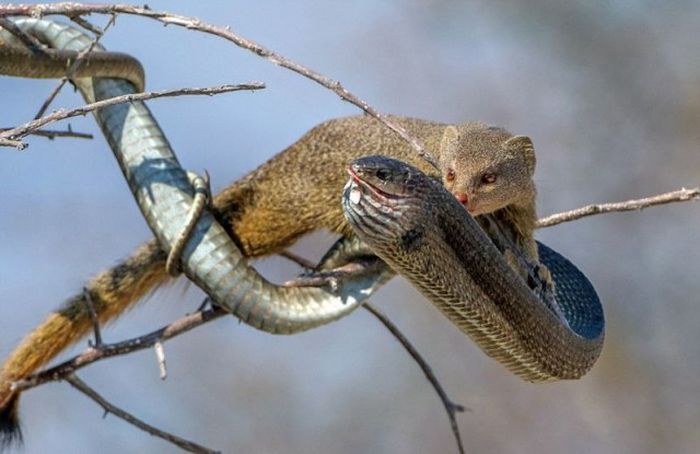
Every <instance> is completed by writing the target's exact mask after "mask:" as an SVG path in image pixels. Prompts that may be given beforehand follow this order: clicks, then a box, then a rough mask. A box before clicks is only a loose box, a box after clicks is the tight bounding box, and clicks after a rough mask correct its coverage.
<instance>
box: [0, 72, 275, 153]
mask: <svg viewBox="0 0 700 454" xmlns="http://www.w3.org/2000/svg"><path fill="white" fill-rule="evenodd" d="M263 88H265V84H263V83H260V82H249V83H246V84H236V85H220V86H218V87H204V88H179V89H176V90H163V91H154V92H145V93H134V94H128V95H122V96H115V97H114V98H109V99H104V100H102V101H97V102H93V103H90V104H86V105H84V106H81V107H76V108H74V109H69V110H65V109H59V110H57V111H56V112H54V113H52V114H50V115H47V116H45V117H41V118H38V119H36V120H32V121H30V122H28V123H25V124H23V125H20V126H17V127H16V128H12V129H9V130H7V131H3V132H0V146H12V147H17V148H18V149H20V150H22V149H24V148H26V144H25V143H23V142H22V141H21V140H19V139H21V138H22V137H25V136H26V135H27V134H30V133H32V132H33V131H36V130H38V129H40V128H42V127H43V126H45V125H47V124H49V123H53V122H56V121H60V120H65V119H66V118H71V117H77V116H79V115H85V114H88V113H90V112H92V111H94V110H97V109H101V108H103V107H107V106H112V105H115V104H123V103H126V102H134V101H145V100H148V99H156V98H166V97H172V96H185V95H187V96H190V95H207V96H212V95H217V94H219V93H227V92H231V91H239V90H261V89H263Z"/></svg>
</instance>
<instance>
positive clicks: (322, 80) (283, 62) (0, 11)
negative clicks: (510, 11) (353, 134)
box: [0, 3, 438, 169]
mask: <svg viewBox="0 0 700 454" xmlns="http://www.w3.org/2000/svg"><path fill="white" fill-rule="evenodd" d="M91 13H98V14H131V15H137V16H142V17H147V18H150V19H153V20H157V21H159V22H161V23H163V24H166V25H176V26H178V27H184V28H187V29H189V30H197V31H200V32H202V33H207V34H210V35H214V36H218V37H220V38H223V39H225V40H228V41H230V42H232V43H234V44H235V45H237V46H238V47H241V48H243V49H246V50H249V51H251V52H253V53H254V54H256V55H258V56H260V57H262V58H264V59H266V60H268V61H270V62H272V63H274V64H276V65H279V66H281V67H283V68H287V69H289V70H291V71H294V72H295V73H297V74H300V75H302V76H304V77H306V78H308V79H311V80H313V81H314V82H316V83H318V84H320V85H322V86H323V87H325V88H327V89H329V90H331V91H333V92H334V93H335V94H337V95H338V96H340V98H341V99H342V100H344V101H347V102H349V103H351V104H354V105H355V106H357V107H359V108H360V109H362V110H363V111H365V112H366V113H367V114H368V115H371V116H372V117H374V118H376V119H377V120H378V121H380V122H382V123H383V124H384V125H385V126H387V127H388V128H389V129H391V130H392V131H394V132H395V133H396V134H398V135H399V136H401V138H402V139H404V140H405V141H406V142H407V143H408V144H409V145H410V146H411V147H412V148H413V149H414V150H415V151H416V153H418V155H419V156H421V157H422V158H423V159H425V160H426V161H427V162H429V163H430V164H431V165H432V166H434V167H435V168H436V169H437V168H438V165H437V161H436V160H435V159H434V158H433V157H432V156H431V155H430V154H428V153H427V152H426V151H425V148H424V147H423V145H422V144H421V143H420V142H418V140H416V139H415V138H414V137H412V136H411V135H409V134H408V132H406V130H405V129H404V128H402V127H401V126H399V125H397V124H395V123H394V122H392V121H391V120H389V119H388V118H387V117H386V116H385V115H383V114H381V113H379V112H378V111H377V110H375V109H374V108H373V107H372V106H370V105H369V104H368V103H367V102H366V101H364V100H362V99H360V98H359V97H357V96H356V95H354V94H353V93H351V92H350V91H348V90H347V89H346V88H345V87H343V85H342V84H341V83H340V82H339V81H337V80H333V79H331V78H329V77H327V76H324V75H323V74H321V73H319V72H316V71H314V70H312V69H311V68H308V67H306V66H304V65H302V64H299V63H296V62H294V61H292V60H289V59H287V58H286V57H284V56H282V55H280V54H278V53H276V52H273V51H271V50H269V49H267V48H266V47H264V46H262V45H260V44H258V43H256V42H255V41H252V40H249V39H247V38H244V37H242V36H240V35H237V34H235V33H234V32H232V31H231V29H230V27H218V26H215V25H211V24H208V23H206V22H203V21H201V20H199V19H197V18H195V17H188V16H183V15H180V14H172V13H168V12H165V11H153V10H151V9H149V8H148V7H145V8H139V7H136V6H131V5H88V4H81V3H54V4H39V5H0V17H1V16H17V15H24V16H33V17H40V16H42V15H51V14H60V15H65V16H69V17H75V16H80V15H83V14H91Z"/></svg>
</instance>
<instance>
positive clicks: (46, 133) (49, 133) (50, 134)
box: [0, 127, 94, 144]
mask: <svg viewBox="0 0 700 454" xmlns="http://www.w3.org/2000/svg"><path fill="white" fill-rule="evenodd" d="M11 129H14V128H0V133H2V132H5V131H9V130H11ZM28 135H32V136H39V137H46V138H47V139H49V140H53V139H55V138H56V137H72V138H74V139H93V138H94V136H93V135H92V134H88V133H85V132H75V131H72V130H71V129H70V127H69V128H68V130H67V131H57V130H50V129H39V130H37V131H32V132H30V133H29V134H28ZM19 143H20V144H21V142H19Z"/></svg>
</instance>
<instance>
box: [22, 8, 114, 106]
mask: <svg viewBox="0 0 700 454" xmlns="http://www.w3.org/2000/svg"><path fill="white" fill-rule="evenodd" d="M116 19H117V16H116V15H114V14H112V16H111V17H110V18H109V21H108V22H107V25H105V28H104V30H103V31H102V33H100V34H99V35H97V36H96V37H95V39H93V40H92V42H91V43H90V45H89V46H88V47H86V48H85V49H83V50H81V51H80V52H79V53H78V56H77V57H76V59H75V61H73V63H72V64H71V65H70V66H69V67H68V69H66V74H65V75H64V76H63V77H61V80H60V81H59V82H58V84H56V86H55V87H54V89H53V90H52V91H51V93H49V96H48V97H47V98H46V100H45V101H44V103H43V104H42V105H41V107H40V108H39V111H38V112H37V113H36V115H34V119H35V120H36V119H37V118H41V117H43V116H44V114H45V113H46V110H47V109H48V108H49V106H50V105H51V103H52V102H53V100H54V99H56V96H58V93H59V92H60V91H61V89H62V88H63V87H64V86H65V85H66V82H68V81H69V80H70V79H71V77H72V76H73V74H75V71H77V70H78V68H79V67H80V65H82V64H83V62H84V61H85V57H87V55H88V54H89V53H90V52H92V51H93V49H94V48H95V46H97V44H98V43H99V41H100V39H102V37H103V36H104V32H106V31H107V30H108V29H109V27H111V26H112V25H114V22H115V20H116Z"/></svg>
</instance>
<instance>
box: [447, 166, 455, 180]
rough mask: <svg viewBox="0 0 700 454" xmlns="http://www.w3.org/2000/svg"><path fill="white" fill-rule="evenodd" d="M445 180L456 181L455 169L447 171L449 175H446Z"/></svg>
mask: <svg viewBox="0 0 700 454" xmlns="http://www.w3.org/2000/svg"><path fill="white" fill-rule="evenodd" d="M445 180H447V181H454V180H455V171H454V169H452V168H450V169H447V175H445Z"/></svg>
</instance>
